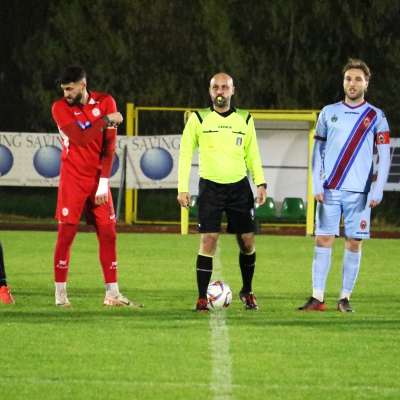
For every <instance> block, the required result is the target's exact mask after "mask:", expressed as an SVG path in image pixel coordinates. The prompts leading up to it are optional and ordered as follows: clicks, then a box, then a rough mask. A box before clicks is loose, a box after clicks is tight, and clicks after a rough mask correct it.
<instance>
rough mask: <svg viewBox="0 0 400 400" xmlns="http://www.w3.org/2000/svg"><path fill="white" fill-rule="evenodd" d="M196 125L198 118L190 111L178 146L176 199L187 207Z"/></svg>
mask: <svg viewBox="0 0 400 400" xmlns="http://www.w3.org/2000/svg"><path fill="white" fill-rule="evenodd" d="M198 127H199V120H198V118H197V116H196V114H195V113H192V114H191V116H190V117H189V120H188V122H187V123H186V126H185V129H184V130H183V134H182V139H181V143H180V148H179V161H178V197H177V199H178V202H179V204H180V205H181V206H182V207H188V206H189V203H190V195H189V178H190V169H191V166H192V157H193V152H194V150H195V149H196V147H198V136H197V129H198Z"/></svg>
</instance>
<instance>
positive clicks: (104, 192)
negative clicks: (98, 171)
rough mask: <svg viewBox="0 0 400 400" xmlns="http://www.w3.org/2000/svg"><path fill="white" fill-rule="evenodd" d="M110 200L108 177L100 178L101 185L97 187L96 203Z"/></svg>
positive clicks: (99, 203) (98, 204)
mask: <svg viewBox="0 0 400 400" xmlns="http://www.w3.org/2000/svg"><path fill="white" fill-rule="evenodd" d="M107 201H108V179H107V178H100V179H99V186H98V187H97V191H96V195H95V197H94V203H95V204H96V205H97V206H100V205H101V204H105V203H107Z"/></svg>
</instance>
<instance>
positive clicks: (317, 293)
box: [312, 289, 324, 303]
mask: <svg viewBox="0 0 400 400" xmlns="http://www.w3.org/2000/svg"><path fill="white" fill-rule="evenodd" d="M312 297H314V299H317V300H319V301H320V302H321V303H322V302H323V301H324V291H323V290H318V289H313V291H312Z"/></svg>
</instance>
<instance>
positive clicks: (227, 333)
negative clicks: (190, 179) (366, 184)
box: [0, 232, 400, 400]
mask: <svg viewBox="0 0 400 400" xmlns="http://www.w3.org/2000/svg"><path fill="white" fill-rule="evenodd" d="M0 239H1V240H2V242H3V246H4V252H5V258H6V264H7V268H8V271H7V272H8V280H9V284H10V286H11V287H12V290H13V293H14V296H15V298H16V302H17V303H16V304H15V305H13V306H4V305H2V306H0V343H1V345H0V363H1V364H0V365H1V367H0V397H1V398H2V399H4V400H13V399H29V400H35V399H39V400H47V399H57V400H62V399H73V400H75V399H85V400H88V399H96V400H98V399H121V400H125V399H152V400H154V399H161V400H164V399H173V400H179V399H185V400H188V399H221V400H222V399H225V400H230V399H251V400H256V399H282V400H292V399H296V400H297V399H298V400H310V399H311V400H313V399H318V400H320V399H324V400H329V399H340V400H346V399H380V400H382V399H393V400H394V399H400V330H399V329H400V290H399V260H400V246H399V243H400V242H399V241H396V240H378V239H376V240H371V241H368V242H366V243H364V248H363V260H362V267H361V272H360V276H359V281H358V284H357V287H356V290H355V293H354V296H353V298H352V305H353V307H354V309H355V311H356V312H355V313H353V314H349V315H343V314H340V313H338V312H337V311H335V303H336V299H337V296H338V293H339V290H340V283H341V259H342V254H343V241H342V240H338V241H337V243H336V245H335V249H334V258H333V265H332V270H331V273H330V276H329V278H328V287H327V304H328V311H327V312H325V313H299V312H297V311H296V310H295V309H296V307H298V306H299V305H301V304H302V303H303V302H304V301H305V299H306V297H308V296H309V295H310V281H311V266H310V265H311V259H312V251H313V241H312V239H311V238H304V237H278V236H257V268H256V274H255V279H254V290H255V293H256V294H257V297H258V301H259V304H260V310H259V311H258V312H246V311H245V310H243V308H242V305H241V304H240V303H239V300H238V297H237V294H238V290H239V289H240V273H239V268H238V266H237V258H238V251H237V248H236V244H235V241H234V238H233V237H232V236H228V235H223V236H222V237H221V240H220V250H219V252H220V255H219V259H220V261H221V266H220V267H219V268H220V270H221V274H222V276H223V279H224V280H225V281H226V282H228V283H229V284H230V286H231V288H232V290H233V294H234V300H233V303H232V305H231V306H230V307H229V308H228V309H227V310H226V311H225V312H222V313H219V314H217V313H210V314H208V315H203V314H201V315H199V314H197V313H195V312H193V311H191V309H192V308H193V305H194V302H195V298H196V283H195V279H194V277H195V272H194V263H195V256H196V253H197V249H198V241H199V237H198V236H197V235H189V236H186V237H182V236H179V235H172V234H171V235H170V234H161V235H158V234H119V236H118V252H119V278H120V288H121V291H122V292H123V293H124V294H125V295H127V296H128V297H131V298H133V299H136V300H138V301H141V302H144V304H145V307H144V308H143V309H141V310H132V309H104V308H103V306H102V300H103V295H104V291H103V284H102V275H101V270H100V266H99V263H98V257H97V241H96V238H95V235H94V234H88V233H79V234H78V236H77V238H76V240H75V243H74V246H73V251H72V260H71V270H70V275H69V297H70V301H71V303H72V305H73V306H72V308H71V309H57V308H56V307H55V306H54V298H53V296H54V292H53V281H52V279H53V272H52V269H53V268H52V257H53V247H54V241H55V233H47V232H0Z"/></svg>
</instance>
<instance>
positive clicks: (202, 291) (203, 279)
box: [196, 254, 213, 298]
mask: <svg viewBox="0 0 400 400" xmlns="http://www.w3.org/2000/svg"><path fill="white" fill-rule="evenodd" d="M212 269H213V258H212V257H211V256H203V255H202V254H198V255H197V261H196V274H197V287H198V289H199V297H202V298H206V297H207V287H208V284H209V283H210V279H211V274H212Z"/></svg>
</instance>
